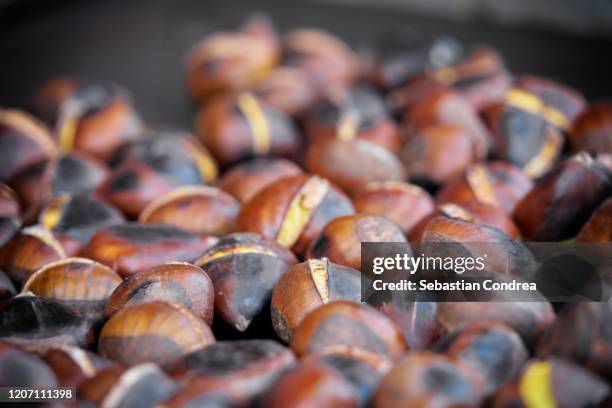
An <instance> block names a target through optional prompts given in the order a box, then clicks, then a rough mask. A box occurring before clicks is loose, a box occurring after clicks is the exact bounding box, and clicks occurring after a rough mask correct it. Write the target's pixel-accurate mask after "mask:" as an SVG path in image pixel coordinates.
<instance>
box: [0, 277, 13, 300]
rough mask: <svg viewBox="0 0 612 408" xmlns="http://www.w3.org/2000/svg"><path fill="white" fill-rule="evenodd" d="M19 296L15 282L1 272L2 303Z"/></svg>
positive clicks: (0, 298) (0, 296)
mask: <svg viewBox="0 0 612 408" xmlns="http://www.w3.org/2000/svg"><path fill="white" fill-rule="evenodd" d="M16 294H17V291H16V290H15V286H14V285H13V282H11V280H10V279H9V278H8V276H6V274H5V273H4V272H2V271H0V301H2V300H5V299H10V298H12V297H13V296H15V295H16Z"/></svg>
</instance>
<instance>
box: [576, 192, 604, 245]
mask: <svg viewBox="0 0 612 408" xmlns="http://www.w3.org/2000/svg"><path fill="white" fill-rule="evenodd" d="M576 242H612V198H608V199H607V200H606V201H604V202H603V203H601V204H600V205H599V207H597V208H596V209H595V211H593V214H591V217H590V218H589V220H588V221H587V222H586V223H585V224H584V225H583V226H582V228H581V229H580V232H579V233H578V235H577V236H576Z"/></svg>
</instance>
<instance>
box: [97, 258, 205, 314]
mask: <svg viewBox="0 0 612 408" xmlns="http://www.w3.org/2000/svg"><path fill="white" fill-rule="evenodd" d="M155 300H163V301H166V302H171V303H174V304H177V305H180V306H183V307H184V308H185V309H187V310H189V311H190V312H191V313H193V314H194V315H196V316H198V317H200V318H201V319H202V320H204V321H205V322H206V323H207V324H209V325H210V324H211V323H212V320H213V306H214V289H213V284H212V281H211V280H210V278H209V277H208V275H207V274H206V273H204V271H203V270H202V269H200V268H198V267H197V266H195V265H191V264H188V263H184V262H171V263H167V264H163V265H158V266H154V267H152V268H150V269H147V270H145V271H142V272H140V273H137V274H136V275H132V276H130V277H128V278H126V279H125V280H124V281H123V282H121V283H120V284H119V285H118V286H117V287H116V288H115V289H114V290H113V292H112V293H111V295H110V296H109V297H108V302H107V303H106V307H105V309H104V316H105V317H106V318H110V317H111V316H113V315H114V314H115V313H117V312H118V311H119V310H121V309H123V308H125V307H129V306H133V305H139V304H142V303H147V302H152V301H155Z"/></svg>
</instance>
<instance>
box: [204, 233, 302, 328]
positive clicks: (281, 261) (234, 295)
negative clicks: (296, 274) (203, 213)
mask: <svg viewBox="0 0 612 408" xmlns="http://www.w3.org/2000/svg"><path fill="white" fill-rule="evenodd" d="M296 262H297V260H296V259H295V256H294V255H293V254H292V253H291V252H290V251H289V250H287V249H285V248H283V247H282V246H280V245H278V244H276V243H274V242H269V241H266V240H264V239H262V238H261V237H260V236H258V235H257V234H230V235H227V236H225V237H223V238H222V239H221V240H220V241H219V242H218V243H217V245H215V246H214V247H212V248H210V249H209V250H208V251H206V252H204V254H203V255H202V256H201V257H200V259H198V260H197V261H196V264H197V265H198V266H200V267H201V268H202V269H203V270H204V271H205V272H206V273H207V274H208V276H210V278H211V279H212V282H213V285H214V287H215V309H216V311H217V312H218V313H219V316H220V317H221V318H222V319H223V320H225V321H226V322H227V323H228V324H229V325H231V326H232V327H234V328H235V329H236V330H238V331H241V332H243V331H245V330H246V329H247V328H248V327H249V325H250V324H251V321H252V320H253V318H254V317H255V316H257V315H259V314H260V313H261V312H262V311H263V310H264V309H265V306H266V304H267V303H268V302H269V300H270V297H271V296H272V289H273V288H274V285H275V284H276V282H277V281H278V279H279V278H280V277H281V276H282V275H283V274H284V273H285V272H286V271H287V269H288V268H289V267H290V266H292V265H293V264H295V263H296Z"/></svg>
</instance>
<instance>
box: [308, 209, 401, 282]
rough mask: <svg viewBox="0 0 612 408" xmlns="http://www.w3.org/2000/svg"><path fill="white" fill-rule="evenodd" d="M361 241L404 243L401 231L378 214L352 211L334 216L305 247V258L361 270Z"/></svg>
mask: <svg viewBox="0 0 612 408" xmlns="http://www.w3.org/2000/svg"><path fill="white" fill-rule="evenodd" d="M363 242H406V237H405V236H404V233H403V232H402V230H401V229H400V228H399V227H398V226H397V225H395V224H394V223H393V222H391V221H389V219H388V218H386V217H383V216H380V215H369V214H355V215H345V216H342V217H337V218H334V219H333V220H332V221H331V222H330V223H329V224H327V225H326V226H325V228H323V230H322V231H321V233H320V234H319V235H318V236H317V237H316V238H315V239H314V240H313V241H312V243H311V244H310V247H309V248H308V253H307V255H306V257H307V258H323V257H326V258H329V260H330V261H331V262H335V263H337V264H340V265H345V266H349V267H351V268H353V269H356V270H361V244H362V243H363Z"/></svg>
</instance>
